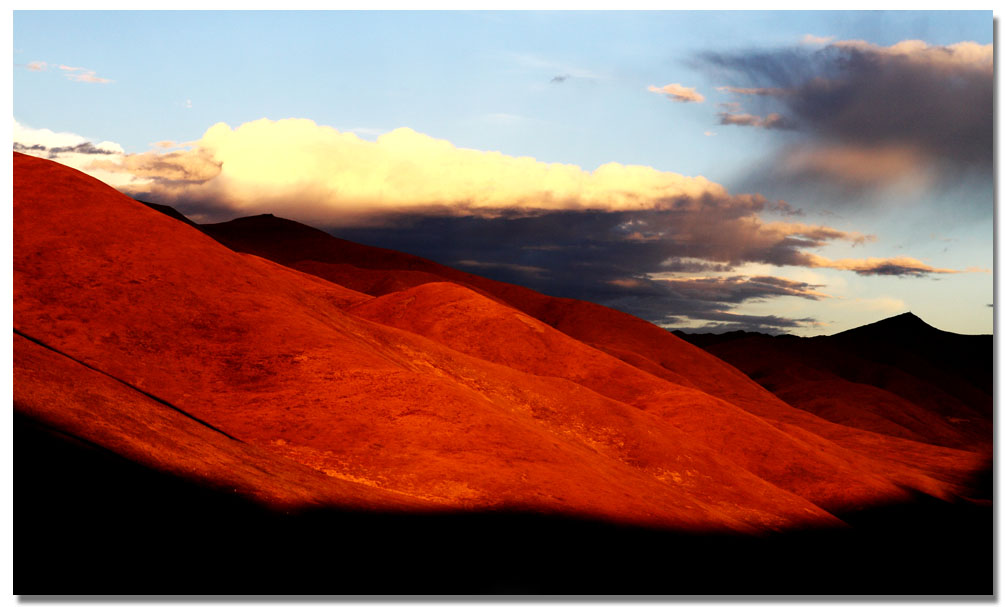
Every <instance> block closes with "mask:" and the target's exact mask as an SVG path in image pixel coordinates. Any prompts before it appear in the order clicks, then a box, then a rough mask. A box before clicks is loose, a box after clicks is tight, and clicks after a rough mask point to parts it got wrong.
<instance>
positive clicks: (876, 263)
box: [807, 254, 972, 276]
mask: <svg viewBox="0 0 1005 607" xmlns="http://www.w3.org/2000/svg"><path fill="white" fill-rule="evenodd" d="M807 256H808V258H809V264H808V265H809V266H810V267H813V268H833V269H836V270H850V271H852V272H855V273H856V274H859V275H862V276H927V275H930V274H959V273H960V272H961V270H950V269H947V268H934V267H932V266H930V265H928V264H926V263H924V262H923V261H920V260H917V259H914V258H913V257H893V258H876V257H869V258H868V259H827V258H826V257H821V256H819V255H814V254H808V255H807ZM965 271H968V272H969V271H972V270H965Z"/></svg>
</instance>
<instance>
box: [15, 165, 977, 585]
mask: <svg viewBox="0 0 1005 607" xmlns="http://www.w3.org/2000/svg"><path fill="white" fill-rule="evenodd" d="M13 340H14V421H15V436H16V438H15V444H16V447H17V458H16V460H15V461H16V472H15V489H16V490H17V491H16V495H17V498H16V505H17V506H18V517H17V519H16V529H17V536H18V541H17V544H16V549H15V555H16V556H17V565H18V567H17V572H18V575H17V576H16V577H15V592H18V593H52V592H72V593H114V592H143V593H164V592H167V593H203V592H222V593H258V592H269V593H304V592H311V593H357V592H378V593H390V592H409V593H417V592H435V593H447V592H515V591H523V592H526V591H530V592H562V593H583V592H617V593H636V592H643V593H654V592H655V593H667V594H682V593H714V594H729V593H776V594H777V593H789V592H796V593H808V592H810V593H861V592H894V593H912V594H913V593H925V592H951V593H978V594H986V593H990V592H991V584H990V576H988V575H987V574H988V570H989V569H990V565H991V559H990V558H988V554H987V553H986V550H985V549H986V548H987V547H989V546H986V545H984V544H981V543H980V542H981V540H982V539H983V538H985V537H986V538H987V539H990V509H989V508H988V507H987V504H986V502H983V501H981V500H978V499H976V497H980V496H979V495H978V493H977V492H976V491H977V490H976V489H975V480H974V479H975V478H977V477H978V476H979V475H980V473H981V472H982V471H983V470H985V469H986V467H987V466H988V462H989V459H990V437H989V436H987V432H988V431H989V429H990V425H989V423H988V422H987V421H986V420H987V417H988V416H989V414H990V410H989V407H988V406H987V403H984V402H983V401H981V402H969V401H967V400H966V399H968V398H969V394H970V393H968V392H966V391H963V392H961V391H959V390H957V389H956V388H958V386H956V387H951V388H946V390H947V394H952V395H953V398H955V399H957V400H960V401H961V402H964V404H965V405H966V406H967V412H968V413H967V414H968V415H971V417H968V418H967V419H968V420H971V419H972V420H973V422H972V423H971V422H968V425H967V426H966V428H967V430H966V431H957V432H951V431H950V430H953V429H954V428H956V427H957V426H960V424H959V423H955V425H952V424H954V422H952V420H949V422H948V423H949V424H950V425H949V426H946V424H945V423H943V424H941V425H940V424H935V423H934V422H933V423H932V424H931V430H930V431H922V429H923V428H925V427H927V426H926V423H925V422H926V420H928V421H931V420H936V421H938V420H939V419H942V417H940V416H943V417H944V416H946V415H949V413H947V411H948V410H947V409H945V408H943V409H939V408H938V407H936V406H935V405H931V404H930V403H920V404H919V403H915V404H916V407H915V408H912V409H910V416H911V419H916V418H917V419H919V420H920V421H919V422H918V423H916V424H913V425H912V424H909V423H907V422H906V421H904V422H903V423H900V422H897V421H896V420H893V421H890V424H893V425H890V424H885V423H880V422H878V421H876V419H880V420H889V418H890V416H891V414H889V413H888V410H889V409H891V408H893V405H892V404H891V403H889V402H886V401H883V403H881V404H882V409H881V410H877V411H871V410H870V407H869V406H868V404H860V406H859V407H858V409H856V410H855V411H861V413H856V414H853V413H855V412H851V413H848V412H842V414H841V415H840V416H838V415H828V414H825V413H826V412H825V411H821V410H820V408H819V407H817V408H816V409H814V408H813V407H808V406H801V405H800V404H799V403H797V404H795V406H793V403H792V402H790V401H789V399H786V398H785V397H784V395H781V396H782V398H779V396H778V395H776V394H773V393H772V391H769V390H767V389H765V388H764V387H762V386H761V385H759V384H758V383H757V382H755V381H752V380H751V379H750V378H748V377H747V376H746V375H744V374H743V373H742V372H741V371H739V370H738V369H737V368H735V367H733V366H731V365H730V364H728V363H726V362H723V361H722V360H720V359H718V358H716V357H715V356H712V355H710V354H708V353H707V352H705V351H703V350H702V349H700V348H698V347H696V346H693V345H691V344H689V343H687V342H686V341H684V340H681V339H679V338H677V337H675V336H674V335H672V334H670V333H668V332H666V331H664V330H662V329H660V328H658V327H655V326H653V325H651V324H648V323H646V322H644V321H641V320H639V319H636V318H633V317H631V316H627V315H625V314H622V313H620V312H616V311H614V310H610V309H608V308H604V307H601V306H596V305H593V304H588V303H585V302H579V301H572V300H562V299H556V298H551V297H547V296H544V295H541V294H538V293H535V292H533V291H529V290H527V289H523V288H521V287H517V286H514V285H507V284H503V283H498V282H493V281H489V280H486V279H483V278H480V277H477V276H474V275H471V274H466V273H463V272H459V271H456V270H452V269H450V268H446V267H444V266H440V265H438V264H435V263H432V262H429V261H426V260H422V259H419V258H416V257H412V256H408V255H405V254H402V253H397V252H393V251H387V250H382V249H374V248H371V247H364V246H362V245H357V244H354V243H350V242H347V241H342V240H338V239H335V238H333V237H331V236H328V235H326V234H324V233H323V232H319V231H317V230H314V229H313V228H309V227H307V226H303V225H301V224H297V223H294V222H290V221H287V220H282V219H278V218H275V217H272V216H260V217H252V218H246V219H242V220H236V221H233V222H228V223H227V224H218V225H211V226H196V225H194V224H191V223H186V222H184V221H179V219H178V218H177V217H175V218H172V217H170V216H168V215H166V214H164V213H162V212H158V211H157V210H154V209H151V208H149V207H147V206H145V205H143V204H141V203H139V202H136V201H134V200H132V199H129V198H127V197H125V196H123V195H121V194H119V193H118V192H116V191H115V190H113V189H112V188H110V187H108V186H106V185H104V184H102V183H100V182H98V181H97V180H94V179H92V178H90V177H88V176H86V175H83V174H81V173H79V172H77V171H74V170H72V169H69V168H67V167H64V166H61V165H58V164H55V163H52V162H49V161H46V160H42V159H38V158H34V157H30V156H25V155H21V154H16V153H15V154H14V336H13ZM895 363H896V361H888V362H887V363H885V364H887V366H890V367H891V368H895V366H896V364H895ZM868 364H872V363H868ZM929 379H931V381H942V380H941V379H940V378H938V377H930V378H929ZM891 381H895V382H899V383H897V384H896V385H897V386H898V389H897V390H896V391H891V393H895V394H896V395H897V396H898V398H901V399H903V400H905V401H908V402H911V401H910V399H911V394H913V392H911V389H912V388H911V387H910V385H908V384H910V377H906V378H905V377H900V376H897V377H895V378H893V379H891ZM905 382H906V383H905ZM772 390H773V389H772ZM891 390H892V388H891ZM921 390H922V391H925V389H921ZM775 392H777V391H775ZM953 402H954V403H955V402H956V401H953ZM939 403H942V401H939ZM943 404H944V403H943ZM940 406H941V405H940ZM946 406H949V405H946ZM951 409H952V411H951V413H952V415H956V416H958V415H962V413H960V411H961V409H959V407H957V406H956V405H955V404H954V405H953V406H952V407H951ZM919 411H920V412H919ZM884 412H887V413H884ZM926 415H927V416H928V417H925V416H926ZM981 420H984V421H981ZM981 424H984V425H981ZM901 428H902V429H903V430H901ZM921 521H924V525H921ZM983 534H986V536H985V535H983ZM975 542H976V543H977V544H975ZM986 543H990V542H986ZM977 548H981V550H980V551H979V550H977Z"/></svg>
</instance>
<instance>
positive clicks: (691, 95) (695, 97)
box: [647, 82, 705, 103]
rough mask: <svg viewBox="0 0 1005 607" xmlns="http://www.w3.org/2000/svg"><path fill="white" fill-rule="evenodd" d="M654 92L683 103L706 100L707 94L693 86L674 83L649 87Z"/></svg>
mask: <svg viewBox="0 0 1005 607" xmlns="http://www.w3.org/2000/svg"><path fill="white" fill-rule="evenodd" d="M647 90H648V91H650V92H652V93H659V94H661V95H666V97H667V98H668V99H671V100H673V101H679V102H681V103H701V102H703V101H705V96H704V95H702V94H701V93H699V92H698V91H696V90H695V89H694V88H693V87H687V86H683V85H681V84H677V83H676V82H675V83H672V84H667V85H664V86H652V85H650V86H649V88H648V89H647Z"/></svg>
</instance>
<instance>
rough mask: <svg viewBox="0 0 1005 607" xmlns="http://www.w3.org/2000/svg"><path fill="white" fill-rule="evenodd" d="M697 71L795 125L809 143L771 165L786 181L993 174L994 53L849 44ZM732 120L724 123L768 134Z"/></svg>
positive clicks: (723, 58)
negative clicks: (974, 172) (932, 173)
mask: <svg viewBox="0 0 1005 607" xmlns="http://www.w3.org/2000/svg"><path fill="white" fill-rule="evenodd" d="M698 64H699V65H701V66H703V67H704V68H705V69H706V70H707V71H709V72H710V73H711V74H712V75H714V76H715V77H718V78H721V79H723V80H725V81H726V82H727V83H729V85H730V86H724V87H720V90H722V91H725V92H727V93H731V94H736V95H741V96H743V98H744V103H755V104H757V105H758V106H759V107H761V109H762V110H763V111H767V110H769V109H775V110H777V111H778V112H779V113H780V115H781V116H785V117H786V118H785V120H787V121H790V122H787V124H789V125H798V128H799V129H800V131H801V132H802V133H803V135H804V137H805V138H804V139H803V140H802V141H801V142H800V143H799V144H796V145H794V146H793V147H791V148H790V149H789V150H787V152H785V153H783V155H782V156H780V157H779V158H777V159H776V160H775V162H774V165H775V166H776V168H778V170H779V172H780V173H782V174H785V176H787V177H789V178H800V177H803V178H807V179H812V180H819V179H830V180H835V181H837V182H842V181H844V182H847V183H849V184H851V185H854V186H873V185H882V184H883V183H885V182H888V181H893V180H897V179H901V178H904V177H905V176H908V175H910V174H912V172H914V171H919V170H922V169H924V168H926V167H927V168H928V169H932V170H938V171H939V172H940V175H939V177H942V178H946V177H948V176H949V174H951V173H952V172H958V171H972V170H977V171H989V170H990V168H991V163H992V159H993V155H992V137H993V102H994V95H993V62H992V47H991V45H984V46H982V45H977V44H975V43H969V42H965V43H959V44H954V45H950V46H929V45H927V44H925V43H923V42H919V41H908V42H902V43H899V44H896V45H893V46H890V47H881V46H877V45H873V44H869V43H865V42H861V41H848V42H834V43H831V44H829V45H828V46H826V47H824V48H810V47H800V48H795V49H779V50H773V51H767V52H749V53H728V54H727V53H706V54H704V55H701V56H700V58H699V60H698ZM730 114H736V112H731V113H729V112H727V113H723V114H721V115H720V117H721V118H722V119H723V120H729V121H730V122H729V123H730V124H750V125H754V126H761V125H759V124H756V121H755V120H753V119H755V118H757V117H756V116H750V115H749V114H748V115H746V116H747V117H748V118H743V119H741V118H742V117H741V116H733V117H728V116H730ZM724 116H725V117H726V118H723V117H724ZM919 165H921V166H919Z"/></svg>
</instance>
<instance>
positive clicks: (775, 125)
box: [719, 112, 795, 130]
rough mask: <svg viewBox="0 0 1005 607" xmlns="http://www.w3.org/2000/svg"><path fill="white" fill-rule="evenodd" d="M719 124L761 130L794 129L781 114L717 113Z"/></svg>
mask: <svg viewBox="0 0 1005 607" xmlns="http://www.w3.org/2000/svg"><path fill="white" fill-rule="evenodd" d="M719 124H722V125H736V126H753V127H758V128H762V129H769V130H771V129H774V130H791V129H794V128H795V125H794V124H792V123H791V122H790V121H789V120H787V119H786V118H785V117H784V116H782V115H781V114H776V113H773V114H768V115H767V116H754V115H752V114H731V113H729V112H719Z"/></svg>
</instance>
